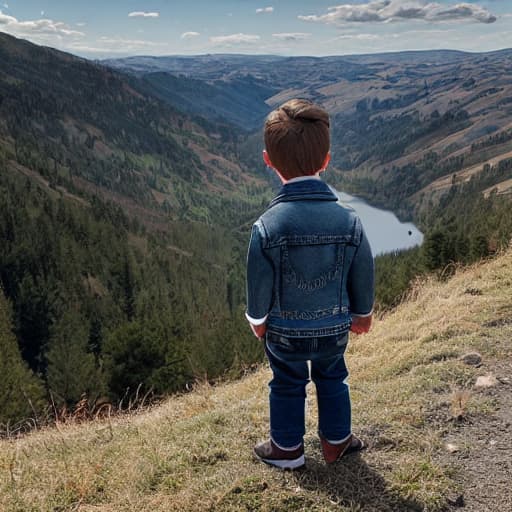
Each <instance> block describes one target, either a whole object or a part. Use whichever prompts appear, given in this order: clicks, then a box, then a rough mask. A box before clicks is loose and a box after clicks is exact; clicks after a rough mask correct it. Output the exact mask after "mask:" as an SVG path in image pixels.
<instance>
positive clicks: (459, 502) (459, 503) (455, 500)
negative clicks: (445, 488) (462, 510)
mask: <svg viewBox="0 0 512 512" xmlns="http://www.w3.org/2000/svg"><path fill="white" fill-rule="evenodd" d="M446 501H447V502H448V505H452V506H453V507H463V506H464V496H463V495H462V494H459V495H454V496H449V497H448V498H446Z"/></svg>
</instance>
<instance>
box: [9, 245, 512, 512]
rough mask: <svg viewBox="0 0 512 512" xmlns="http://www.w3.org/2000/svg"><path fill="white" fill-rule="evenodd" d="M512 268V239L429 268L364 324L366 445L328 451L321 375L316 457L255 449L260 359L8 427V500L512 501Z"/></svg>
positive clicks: (71, 503) (107, 504)
mask: <svg viewBox="0 0 512 512" xmlns="http://www.w3.org/2000/svg"><path fill="white" fill-rule="evenodd" d="M511 281H512V252H511V250H510V249H509V250H508V251H507V252H506V253H504V254H502V255H501V256H500V257H498V258H496V259H495V260H492V261H488V262H485V263H480V264H478V265H475V266H474V267H472V268H469V269H466V270H464V271H461V270H459V271H458V272H457V274H456V275H455V276H454V277H453V278H452V279H450V280H449V281H448V282H440V281H438V280H432V279H430V280H429V281H427V282H423V283H421V285H420V283H417V286H416V287H415V289H414V293H412V294H411V297H410V298H409V299H408V300H407V301H404V302H403V303H402V304H401V305H400V306H399V307H398V308H397V309H396V311H394V312H393V313H391V314H388V315H386V316H385V317H384V318H381V319H379V320H377V321H376V323H375V325H374V327H373V329H372V331H370V333H369V334H367V335H364V336H359V337H354V338H352V339H351V341H350V343H349V348H348V353H347V365H348V367H349V369H350V372H351V374H350V385H351V393H352V405H353V422H354V430H355V432H357V433H358V434H359V435H361V436H362V437H363V438H364V439H365V440H366V441H367V442H368V445H369V446H368V449H367V450H365V451H364V452H362V453H361V454H360V455H351V456H348V457H347V458H346V459H343V460H342V461H340V462H339V463H336V464H334V465H331V466H326V465H325V464H324V462H323V460H322V457H321V454H320V446H319V442H318V438H317V435H316V427H317V426H316V400H315V396H314V390H313V389H312V388H309V387H308V407H307V413H308V414H307V417H308V422H307V433H306V437H305V451H306V468H305V470H303V471H300V472H284V473H283V472H281V471H277V470H276V469H275V468H270V467H268V466H265V465H264V464H262V463H259V462H256V461H254V459H253V457H252V454H251V450H252V447H253V445H254V444H255V443H256V442H258V441H260V440H262V439H265V438H266V436H267V435H268V388H267V382H268V380H269V378H270V372H269V370H268V368H267V367H258V368H257V369H256V370H255V371H253V372H252V373H250V374H248V375H246V376H245V377H244V378H243V379H241V380H239V381H237V382H231V383H227V384H220V385H217V386H210V385H208V384H207V383H205V382H203V383H198V384H197V385H196V386H195V387H194V389H193V390H192V391H191V392H190V393H187V394H186V395H181V396H174V397H171V398H169V399H167V400H165V401H164V402H162V403H161V404H159V405H158V406H154V407H152V408H149V409H142V410H140V411H134V412H132V413H131V414H123V415H118V416H117V417H116V416H110V414H108V409H107V408H104V409H103V412H102V411H101V410H100V411H94V410H93V411H89V410H87V409H84V408H83V407H82V408H81V409H78V410H77V411H75V413H74V415H73V413H69V414H68V416H67V417H63V418H62V420H61V422H60V423H59V426H58V429H56V428H46V429H41V430H40V431H37V432H33V433H31V434H29V435H26V436H23V437H16V438H14V437H13V438H12V439H7V440H0V508H1V509H2V510H4V511H5V512H14V511H15V510H55V509H59V510H72V509H77V508H83V509H84V510H87V509H90V510H97V511H101V512H103V511H105V512H106V511H110V510H125V511H127V512H131V511H133V512H135V511H137V512H138V511H140V510H152V511H156V512H159V511H177V510H180V511H183V512H186V511H194V512H195V511H198V510H212V511H213V510H215V511H239V510H254V511H256V510H258V511H260V510H261V511H263V510H275V511H283V512H284V511H286V512H298V511H305V510H312V511H343V512H356V511H361V510H365V511H379V512H411V511H420V510H424V511H426V510H428V511H430V512H440V511H444V510H451V509H452V508H453V509H455V507H456V506H460V504H461V503H464V505H465V508H466V509H467V510H473V511H477V510H478V511H482V510H507V509H509V508H510V507H509V505H510V504H512V490H511V487H510V461H511V460H512V453H511V451H512V447H511V445H510V442H509V439H510V437H509V434H510V424H511V416H510V415H511V407H510V406H511V396H510V372H511V369H512V368H511V358H510V356H511V344H510V339H511V337H512V322H511V318H512V304H511V301H510V283H511ZM475 352H477V353H476V354H475ZM464 356H466V357H464ZM471 361H473V363H472V364H471ZM468 363H469V364H468ZM475 364H476V365H477V366H474V365H475ZM483 377H484V378H483ZM482 378H483V379H482ZM477 382H478V383H479V385H478V386H477ZM482 383H485V384H486V385H487V386H488V387H483V386H480V384H482ZM479 386H480V387H479ZM88 417H89V418H94V417H95V419H94V420H91V421H83V420H84V419H86V418H88ZM457 504H458V505H457Z"/></svg>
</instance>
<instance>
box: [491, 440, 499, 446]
mask: <svg viewBox="0 0 512 512" xmlns="http://www.w3.org/2000/svg"><path fill="white" fill-rule="evenodd" d="M489 444H490V445H491V446H496V445H497V444H498V441H495V440H494V439H491V440H490V441H489Z"/></svg>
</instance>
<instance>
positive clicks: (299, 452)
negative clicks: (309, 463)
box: [253, 439, 305, 469]
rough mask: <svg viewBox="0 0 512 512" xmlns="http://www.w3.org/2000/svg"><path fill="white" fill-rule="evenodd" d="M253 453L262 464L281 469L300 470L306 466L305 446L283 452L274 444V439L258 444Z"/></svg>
mask: <svg viewBox="0 0 512 512" xmlns="http://www.w3.org/2000/svg"><path fill="white" fill-rule="evenodd" d="M253 452H254V455H255V456H256V457H257V458H258V459H259V460H261V461H262V462H265V463H266V464H270V465H271V466H276V467H278V468H281V469H298V468H301V467H302V466H304V464H305V460H304V445H303V444H301V445H300V446H299V447H298V448H297V449H296V450H282V449H281V448H279V447H278V446H276V445H275V444H274V441H272V439H269V440H268V441H265V442H263V443H260V444H257V445H256V446H255V447H254V450H253Z"/></svg>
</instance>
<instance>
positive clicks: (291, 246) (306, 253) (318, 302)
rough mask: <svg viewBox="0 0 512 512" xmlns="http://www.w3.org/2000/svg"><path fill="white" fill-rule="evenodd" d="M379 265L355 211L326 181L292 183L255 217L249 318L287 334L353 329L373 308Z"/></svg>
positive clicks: (315, 334) (249, 270)
mask: <svg viewBox="0 0 512 512" xmlns="http://www.w3.org/2000/svg"><path fill="white" fill-rule="evenodd" d="M373 298H374V268H373V257H372V254H371V250H370V246H369V244H368V240H367V238H366V235H365V233H364V230H363V228H362V226H361V221H360V220H359V217H358V216H357V215H356V214H355V212H354V211H353V210H351V209H349V208H346V207H343V206H341V205H339V204H338V203H337V197H336V195H335V194H334V193H333V192H332V191H331V190H330V189H329V187H328V186H327V185H326V184H325V183H324V182H322V181H321V180H319V179H314V178H311V179H304V180H298V181H293V182H290V183H287V184H285V185H284V186H283V187H282V188H281V190H280V192H279V194H278V195H277V196H276V197H275V198H274V199H273V201H272V202H271V203H270V205H269V207H268V208H267V210H266V211H265V212H264V213H263V214H262V215H261V217H260V218H259V219H258V220H257V221H256V222H255V223H254V225H253V228H252V233H251V240H250V243H249V250H248V255H247V313H246V316H247V319H248V320H249V321H250V322H251V323H253V324H254V325H261V324H262V323H265V322H266V324H267V332H268V333H274V334H278V335H280V336H286V337H291V338H293V337H295V338H299V337H320V336H329V335H334V334H341V333H344V332H347V331H348V330H349V328H350V325H351V315H358V316H366V315H368V314H370V313H371V311H372V308H373Z"/></svg>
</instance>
